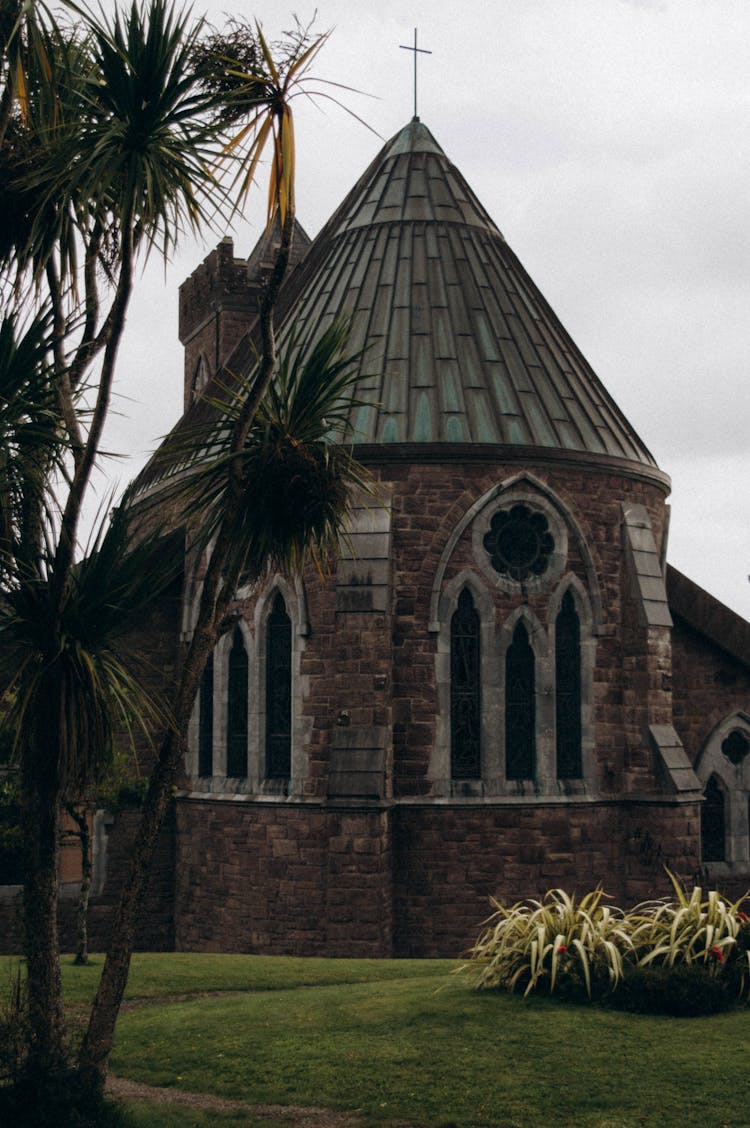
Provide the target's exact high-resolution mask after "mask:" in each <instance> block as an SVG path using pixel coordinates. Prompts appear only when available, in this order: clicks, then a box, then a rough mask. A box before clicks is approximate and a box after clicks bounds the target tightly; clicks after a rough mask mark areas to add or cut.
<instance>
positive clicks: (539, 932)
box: [465, 889, 630, 999]
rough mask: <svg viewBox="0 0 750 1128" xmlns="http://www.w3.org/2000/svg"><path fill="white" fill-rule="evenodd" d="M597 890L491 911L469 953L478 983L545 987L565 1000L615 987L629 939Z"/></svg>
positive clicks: (559, 893)
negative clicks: (579, 896) (577, 899)
mask: <svg viewBox="0 0 750 1128" xmlns="http://www.w3.org/2000/svg"><path fill="white" fill-rule="evenodd" d="M603 901H604V893H603V892H602V890H601V889H596V890H595V891H594V892H593V893H587V894H586V896H584V897H582V898H581V900H580V901H576V899H575V897H571V896H570V895H569V894H567V893H565V892H564V891H563V890H562V889H553V890H550V891H549V892H548V893H547V894H546V895H545V897H544V899H543V900H542V901H519V902H517V903H516V904H515V905H512V906H511V907H510V908H505V907H504V906H503V905H501V904H499V903H498V902H497V901H494V900H493V902H492V903H493V905H494V906H495V910H496V911H495V912H494V913H493V914H492V916H491V917H490V918H489V919H488V920H486V921H485V922H484V931H483V932H482V933H481V934H480V936H479V938H478V940H477V942H476V944H475V945H474V947H473V948H472V949H471V951H470V952H469V964H468V965H465V966H467V967H469V968H471V969H472V970H474V971H475V972H476V973H477V979H476V986H477V987H478V988H493V987H494V988H498V987H504V988H506V989H507V990H509V991H516V990H522V991H523V993H524V995H528V994H530V993H531V992H532V991H535V990H539V989H540V988H546V989H547V990H549V991H550V992H555V991H556V992H557V994H558V995H560V996H562V997H564V998H566V999H579V998H588V999H591V998H601V997H602V996H604V995H606V994H608V993H609V992H611V991H613V990H615V988H616V987H617V985H618V983H619V982H620V979H621V978H622V972H623V951H627V950H629V948H630V939H629V936H628V934H627V932H626V930H625V929H624V928H623V921H624V917H623V914H622V913H621V912H620V910H619V909H614V908H610V907H609V906H608V905H605V904H604V903H603Z"/></svg>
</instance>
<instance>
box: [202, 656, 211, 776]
mask: <svg viewBox="0 0 750 1128" xmlns="http://www.w3.org/2000/svg"><path fill="white" fill-rule="evenodd" d="M213 770H214V656H213V652H212V653H211V654H209V656H208V661H207V662H206V666H205V669H204V671H203V676H202V678H201V684H200V689H199V691H198V775H199V776H210V775H212V774H213Z"/></svg>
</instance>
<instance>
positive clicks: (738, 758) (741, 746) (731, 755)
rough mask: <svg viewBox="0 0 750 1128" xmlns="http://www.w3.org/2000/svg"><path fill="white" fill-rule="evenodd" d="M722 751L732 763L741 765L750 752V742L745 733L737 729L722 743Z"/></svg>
mask: <svg viewBox="0 0 750 1128" xmlns="http://www.w3.org/2000/svg"><path fill="white" fill-rule="evenodd" d="M721 750H722V752H723V753H724V755H725V756H726V758H727V760H729V761H730V763H732V764H735V765H737V764H741V763H742V761H743V760H744V759H745V756H747V754H748V752H750V741H749V740H748V739H747V737H746V736H745V734H744V732H740V731H739V729H735V730H734V732H730V734H729V736H728V737H727V738H726V740H724V741H722V745H721Z"/></svg>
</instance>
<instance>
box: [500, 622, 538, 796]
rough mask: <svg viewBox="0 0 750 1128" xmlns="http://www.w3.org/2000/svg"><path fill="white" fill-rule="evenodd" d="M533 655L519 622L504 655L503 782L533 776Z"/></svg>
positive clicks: (522, 625) (534, 762) (524, 630)
mask: <svg viewBox="0 0 750 1128" xmlns="http://www.w3.org/2000/svg"><path fill="white" fill-rule="evenodd" d="M534 667H535V662H534V651H533V650H532V648H531V643H530V642H529V633H528V631H527V629H526V627H525V625H524V623H523V622H522V621H520V620H519V622H518V623H517V624H516V628H515V630H514V631H513V641H512V642H511V644H510V646H509V647H508V649H507V651H506V653H505V778H506V779H509V780H524V779H533V778H534V776H535V772H536V687H535V668H534Z"/></svg>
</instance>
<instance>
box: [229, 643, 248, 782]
mask: <svg viewBox="0 0 750 1128" xmlns="http://www.w3.org/2000/svg"><path fill="white" fill-rule="evenodd" d="M247 684H248V662H247V651H246V650H245V642H244V640H243V638H242V631H241V630H240V628H239V627H235V629H234V635H233V637H232V649H231V650H230V651H229V670H228V678H227V775H228V776H230V777H231V778H233V779H244V778H245V777H246V776H247V699H248V695H247Z"/></svg>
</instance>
